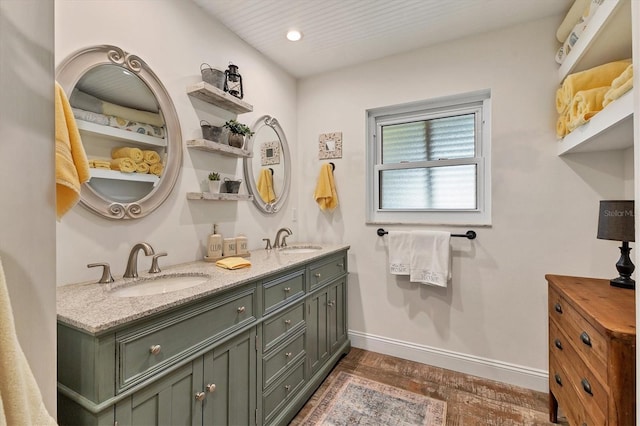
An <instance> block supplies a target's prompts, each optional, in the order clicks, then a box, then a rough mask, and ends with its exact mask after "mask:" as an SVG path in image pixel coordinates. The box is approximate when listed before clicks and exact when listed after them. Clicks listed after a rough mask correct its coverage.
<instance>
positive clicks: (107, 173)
mask: <svg viewBox="0 0 640 426" xmlns="http://www.w3.org/2000/svg"><path fill="white" fill-rule="evenodd" d="M89 171H90V172H91V179H94V178H95V179H112V180H125V181H130V182H149V183H152V184H153V186H155V185H157V184H158V182H159V181H160V177H158V176H156V175H152V174H148V173H123V172H121V171H118V170H107V169H89Z"/></svg>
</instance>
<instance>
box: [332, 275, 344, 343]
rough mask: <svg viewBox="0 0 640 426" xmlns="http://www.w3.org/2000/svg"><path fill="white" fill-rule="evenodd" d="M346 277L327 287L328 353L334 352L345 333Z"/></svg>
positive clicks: (342, 340)
mask: <svg viewBox="0 0 640 426" xmlns="http://www.w3.org/2000/svg"><path fill="white" fill-rule="evenodd" d="M346 290H347V279H346V278H341V279H340V280H338V281H337V282H336V283H335V284H331V286H330V287H329V288H328V289H327V322H328V326H327V328H328V329H329V349H330V353H331V354H333V353H335V352H336V351H337V350H338V348H339V347H340V345H341V344H342V342H344V340H345V338H346V335H347V321H346V309H347V307H346V301H347V298H346Z"/></svg>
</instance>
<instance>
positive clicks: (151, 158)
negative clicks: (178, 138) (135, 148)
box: [142, 149, 160, 165]
mask: <svg viewBox="0 0 640 426" xmlns="http://www.w3.org/2000/svg"><path fill="white" fill-rule="evenodd" d="M142 155H143V156H144V162H145V163H147V164H148V165H152V164H156V163H159V162H160V154H158V153H157V152H155V151H153V150H150V149H147V150H144V151H142Z"/></svg>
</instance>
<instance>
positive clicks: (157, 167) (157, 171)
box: [149, 163, 164, 176]
mask: <svg viewBox="0 0 640 426" xmlns="http://www.w3.org/2000/svg"><path fill="white" fill-rule="evenodd" d="M163 171H164V166H163V165H162V163H156V164H152V165H150V166H149V173H151V174H152V175H156V176H161V175H162V172H163Z"/></svg>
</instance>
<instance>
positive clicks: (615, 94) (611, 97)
mask: <svg viewBox="0 0 640 426" xmlns="http://www.w3.org/2000/svg"><path fill="white" fill-rule="evenodd" d="M632 87H633V78H630V79H629V80H627V81H626V82H625V83H624V84H623V85H622V86H620V87H616V88H615V89H614V88H613V87H612V88H611V89H609V91H608V92H607V93H605V94H604V101H602V106H603V107H606V106H607V105H609V104H610V103H611V102H613V101H615V100H616V99H618V98H619V97H620V96H622V95H624V94H625V93H627V92H628V91H629V90H631V88H632Z"/></svg>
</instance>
